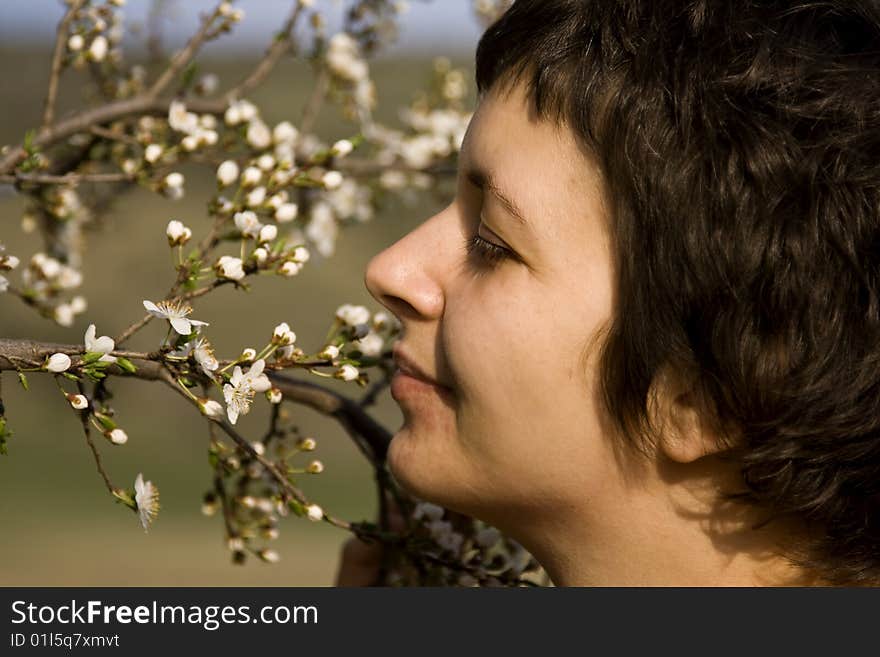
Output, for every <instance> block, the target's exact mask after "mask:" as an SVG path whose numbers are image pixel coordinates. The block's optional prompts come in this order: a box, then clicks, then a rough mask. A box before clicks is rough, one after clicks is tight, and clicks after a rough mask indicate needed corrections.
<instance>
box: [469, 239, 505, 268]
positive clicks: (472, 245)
mask: <svg viewBox="0 0 880 657" xmlns="http://www.w3.org/2000/svg"><path fill="white" fill-rule="evenodd" d="M465 250H466V251H467V254H468V256H476V257H477V258H478V259H479V260H480V262H481V263H482V264H485V265H487V266H494V265H496V264H498V263H500V262H501V261H503V260H506V259H508V258H512V257H513V253H512V252H511V251H510V250H509V249H506V248H504V247H503V246H498V245H497V244H493V243H492V242H490V241H488V240H484V239H483V238H482V237H480V235H479V234H478V233H475V234H474V235H473V236H472V237H469V238H468V239H467V241H466V242H465Z"/></svg>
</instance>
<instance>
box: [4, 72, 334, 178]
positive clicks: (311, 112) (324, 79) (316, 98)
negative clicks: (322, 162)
mask: <svg viewBox="0 0 880 657" xmlns="http://www.w3.org/2000/svg"><path fill="white" fill-rule="evenodd" d="M329 84H330V72H329V71H328V70H327V67H326V66H322V67H321V69H320V70H319V71H318V75H317V77H316V78H315V86H314V87H313V88H312V93H311V94H310V95H309V99H308V100H307V101H306V106H305V107H304V108H303V113H302V119H301V120H300V131H301V132H303V133H306V132H311V130H312V127H313V125H314V123H315V120H316V119H317V118H318V113H319V112H320V111H321V105H322V104H323V102H324V96H325V95H326V94H327V86H328V85H329ZM0 170H2V169H0Z"/></svg>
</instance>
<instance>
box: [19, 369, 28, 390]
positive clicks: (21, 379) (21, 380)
mask: <svg viewBox="0 0 880 657" xmlns="http://www.w3.org/2000/svg"><path fill="white" fill-rule="evenodd" d="M18 382H19V383H20V384H21V387H22V388H24V389H25V390H28V380H27V377H26V376H25V375H24V372H19V373H18Z"/></svg>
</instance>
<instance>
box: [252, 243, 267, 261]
mask: <svg viewBox="0 0 880 657" xmlns="http://www.w3.org/2000/svg"><path fill="white" fill-rule="evenodd" d="M253 256H254V260H256V261H257V264H258V265H262V264H263V263H264V262H266V260H267V258H268V257H269V252H268V251H267V250H266V249H264V248H263V247H262V246H261V247H259V248H256V249H254V253H253Z"/></svg>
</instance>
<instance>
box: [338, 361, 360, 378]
mask: <svg viewBox="0 0 880 657" xmlns="http://www.w3.org/2000/svg"><path fill="white" fill-rule="evenodd" d="M358 374H359V372H358V368H356V367H355V366H354V365H348V364H346V365H343V366H342V367H340V368H339V369H338V370H336V373H335V374H334V375H333V376H335V377H336V378H337V379H342V380H343V381H354V380H355V379H357V378H358Z"/></svg>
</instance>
